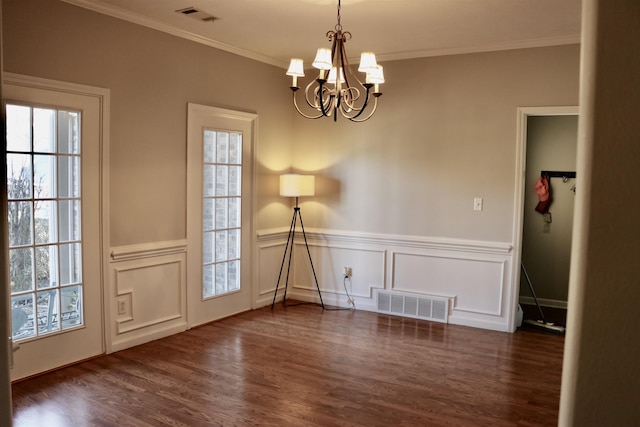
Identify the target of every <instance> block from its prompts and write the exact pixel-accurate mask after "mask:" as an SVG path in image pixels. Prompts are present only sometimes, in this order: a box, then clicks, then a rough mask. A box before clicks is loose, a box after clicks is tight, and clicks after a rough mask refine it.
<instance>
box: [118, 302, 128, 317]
mask: <svg viewBox="0 0 640 427" xmlns="http://www.w3.org/2000/svg"><path fill="white" fill-rule="evenodd" d="M124 314H127V302H126V301H125V300H123V299H121V300H118V315H119V316H122V315H124Z"/></svg>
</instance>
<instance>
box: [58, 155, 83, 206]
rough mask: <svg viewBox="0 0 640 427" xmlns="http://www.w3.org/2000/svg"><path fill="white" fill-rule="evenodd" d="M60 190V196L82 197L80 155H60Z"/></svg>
mask: <svg viewBox="0 0 640 427" xmlns="http://www.w3.org/2000/svg"><path fill="white" fill-rule="evenodd" d="M58 192H59V197H60V198H65V197H80V157H79V156H60V157H58Z"/></svg>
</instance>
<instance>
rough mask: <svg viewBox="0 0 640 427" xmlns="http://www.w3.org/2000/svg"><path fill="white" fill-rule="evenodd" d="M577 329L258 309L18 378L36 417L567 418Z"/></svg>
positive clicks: (71, 420) (20, 417)
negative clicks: (568, 336)
mask: <svg viewBox="0 0 640 427" xmlns="http://www.w3.org/2000/svg"><path fill="white" fill-rule="evenodd" d="M563 347H564V338H563V337H562V336H559V335H553V334H549V333H544V332H538V331H534V330H529V331H526V330H520V331H517V332H516V333H514V334H507V333H500V332H493V331H486V330H480V329H474V328H468V327H461V326H453V325H446V324H440V323H433V322H427V321H421V320H414V319H405V318H400V317H393V316H386V315H379V314H375V313H369V312H363V311H349V310H344V311H339V310H324V311H323V310H321V309H320V308H319V307H317V306H314V305H301V306H296V307H281V306H276V308H275V310H273V311H271V310H270V309H269V308H264V309H259V310H255V311H253V312H248V313H244V314H241V315H238V316H235V317H231V318H228V319H224V320H222V321H219V322H215V323H212V324H209V325H206V326H202V327H199V328H196V329H193V330H190V331H187V332H185V333H181V334H177V335H174V336H171V337H168V338H164V339H161V340H157V341H153V342H151V343H148V344H144V345H141V346H138V347H135V348H131V349H128V350H123V351H120V352H117V353H114V354H111V355H107V356H103V357H100V358H97V359H94V360H90V361H87V362H84V363H81V364H79V365H75V366H70V367H67V368H65V369H61V370H59V371H56V372H52V373H49V374H46V375H42V376H40V377H36V378H31V379H28V380H25V381H22V382H18V383H16V384H14V385H13V403H14V420H15V426H16V427H23V426H45V425H46V426H48V427H58V426H64V427H68V426H74V427H75V426H92V427H93V426H104V427H107V426H109V427H111V426H132V427H133V426H135V427H138V426H140V427H148V426H154V427H156V426H189V427H193V426H210V425H211V426H218V425H220V426H391V425H393V426H400V425H404V426H488V425H491V426H553V425H556V424H557V417H558V405H559V396H560V377H561V368H562V355H563Z"/></svg>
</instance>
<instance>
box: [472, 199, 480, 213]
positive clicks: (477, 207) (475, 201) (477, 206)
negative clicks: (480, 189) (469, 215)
mask: <svg viewBox="0 0 640 427" xmlns="http://www.w3.org/2000/svg"><path fill="white" fill-rule="evenodd" d="M473 210H474V211H481V210H482V197H476V198H475V199H473Z"/></svg>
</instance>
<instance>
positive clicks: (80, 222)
mask: <svg viewBox="0 0 640 427" xmlns="http://www.w3.org/2000/svg"><path fill="white" fill-rule="evenodd" d="M62 85H64V86H65V87H60V86H56V82H49V81H44V80H41V79H31V78H23V77H20V76H13V77H11V76H10V77H9V78H8V81H7V79H5V86H4V88H3V91H4V96H5V99H4V108H5V111H6V117H7V147H6V152H7V183H6V185H7V196H8V215H9V217H8V225H9V230H8V231H9V232H8V235H9V276H10V278H9V279H10V283H9V291H10V294H11V298H10V301H11V326H12V328H11V329H12V340H13V342H14V345H17V346H19V349H18V350H17V351H16V352H15V354H14V358H13V361H14V366H13V369H12V373H11V376H12V380H16V379H19V378H24V377H27V376H31V375H34V374H37V373H40V372H45V371H48V370H51V369H54V368H57V367H60V366H64V365H67V364H70V363H73V362H76V361H79V360H83V359H86V358H89V357H92V356H96V355H99V354H101V353H103V352H104V346H103V341H104V340H103V326H102V286H101V283H102V274H101V272H102V268H101V264H102V251H101V241H102V240H101V233H100V230H101V217H102V216H101V202H100V196H101V194H102V193H101V176H100V171H101V155H100V152H101V140H102V138H101V120H102V116H101V112H102V102H103V99H102V98H101V97H99V96H87V95H83V94H79V93H77V92H76V93H72V91H68V90H69V89H71V85H67V84H62ZM73 89H74V90H76V91H77V89H78V87H74V88H73Z"/></svg>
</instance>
